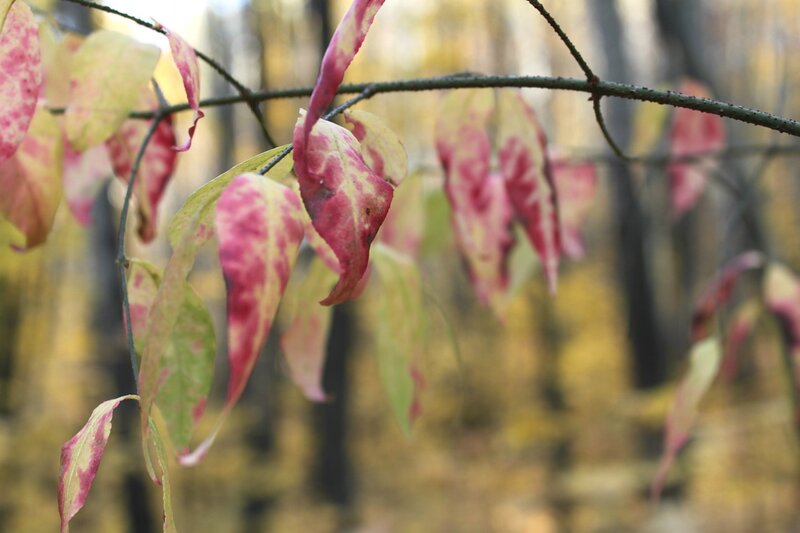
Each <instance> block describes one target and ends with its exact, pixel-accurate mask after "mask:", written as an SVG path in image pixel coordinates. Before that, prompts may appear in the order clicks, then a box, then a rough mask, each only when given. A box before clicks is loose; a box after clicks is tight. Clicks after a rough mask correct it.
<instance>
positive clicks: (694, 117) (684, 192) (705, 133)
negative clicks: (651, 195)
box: [668, 80, 725, 218]
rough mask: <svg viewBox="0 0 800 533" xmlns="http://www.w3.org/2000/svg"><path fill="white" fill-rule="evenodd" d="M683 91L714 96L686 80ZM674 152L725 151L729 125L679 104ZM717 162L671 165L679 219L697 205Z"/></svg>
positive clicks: (672, 137) (673, 202)
mask: <svg viewBox="0 0 800 533" xmlns="http://www.w3.org/2000/svg"><path fill="white" fill-rule="evenodd" d="M680 92H682V93H683V94H688V95H690V96H697V97H704V98H707V97H710V96H711V93H710V92H709V90H708V89H707V88H706V87H705V86H704V85H703V84H701V83H699V82H696V81H692V80H686V81H684V82H683V83H682V84H681V86H680ZM669 139H670V155H671V156H672V157H686V156H692V155H697V154H704V153H707V152H715V151H718V150H721V149H722V148H724V146H725V124H724V122H723V121H722V118H721V117H719V116H717V115H712V114H709V113H702V112H700V111H694V110H692V109H685V108H682V107H679V108H677V109H675V114H674V116H673V119H672V127H671V129H670V135H669ZM715 165H716V163H715V162H714V161H713V159H711V158H710V157H704V158H702V159H700V160H699V161H692V162H676V163H672V164H670V165H669V167H668V171H669V178H670V182H669V183H670V191H671V207H672V215H673V217H674V218H678V217H680V216H681V215H683V214H684V213H685V212H686V211H688V210H689V209H691V208H692V207H694V205H695V204H696V203H697V201H698V200H699V199H700V196H701V195H702V194H703V191H705V189H706V185H707V184H708V179H709V177H708V175H709V173H710V172H711V171H713V169H714V167H715Z"/></svg>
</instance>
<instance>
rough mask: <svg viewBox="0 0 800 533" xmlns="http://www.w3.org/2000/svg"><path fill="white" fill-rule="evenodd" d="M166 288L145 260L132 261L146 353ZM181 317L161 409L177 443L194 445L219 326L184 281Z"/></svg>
mask: <svg viewBox="0 0 800 533" xmlns="http://www.w3.org/2000/svg"><path fill="white" fill-rule="evenodd" d="M160 285H161V272H160V271H159V270H158V269H157V268H156V267H154V266H153V265H151V264H149V263H146V262H144V261H139V260H135V261H132V262H131V267H130V269H129V271H128V299H129V303H130V311H131V324H132V329H133V334H134V343H135V346H136V349H137V351H139V352H140V353H141V351H142V348H143V347H144V345H145V343H146V342H147V338H146V337H145V334H146V332H147V317H148V315H149V312H150V309H151V308H152V305H153V302H154V301H155V298H156V295H157V294H158V287H159V286H160ZM176 297H177V298H179V299H180V301H181V307H180V310H179V312H178V313H179V314H178V317H177V319H176V321H175V325H174V329H173V331H172V333H171V335H170V338H169V343H168V346H167V349H166V350H165V351H164V352H163V354H162V358H161V361H159V362H158V366H159V368H160V372H159V384H158V392H157V396H156V403H157V404H158V405H159V406H160V407H161V411H162V413H163V415H164V420H165V423H166V427H167V430H168V432H169V435H170V437H171V438H172V442H173V443H174V444H175V446H177V447H178V448H179V449H185V448H186V447H188V445H189V441H190V439H191V436H192V431H193V429H194V425H195V423H196V422H197V421H198V420H199V419H200V417H201V416H202V414H203V411H204V410H205V405H206V399H207V398H208V393H209V390H210V388H211V380H212V377H213V374H214V356H215V354H216V338H215V336H214V325H213V323H212V321H211V317H210V315H209V314H208V311H207V310H206V308H205V305H204V304H203V302H202V300H201V299H200V297H199V296H197V294H196V293H195V292H194V290H193V289H192V287H191V286H190V285H189V284H188V283H184V286H183V291H182V293H181V294H177V295H176Z"/></svg>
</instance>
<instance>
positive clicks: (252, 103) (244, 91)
mask: <svg viewBox="0 0 800 533" xmlns="http://www.w3.org/2000/svg"><path fill="white" fill-rule="evenodd" d="M64 1H65V2H70V3H73V4H78V5H81V6H84V7H87V8H89V9H95V10H97V11H103V12H105V13H110V14H112V15H116V16H118V17H122V18H125V19H128V20H130V21H131V22H134V23H136V24H138V25H139V26H142V27H144V28H147V29H149V30H152V31H154V32H157V33H160V34H162V35H165V34H166V33H167V32H166V30H165V29H164V27H163V26H161V25H160V24H156V23H153V22H148V21H146V20H143V19H140V18H139V17H135V16H133V15H131V14H129V13H125V12H122V11H118V10H116V9H114V8H112V7H108V6H105V5H103V4H98V3H95V2H92V1H91V0H64ZM192 49H193V50H194V53H195V54H196V55H197V57H198V58H200V59H201V60H203V61H205V63H206V64H207V65H208V66H209V67H211V68H212V69H214V70H215V71H217V73H218V74H219V75H220V76H222V78H223V79H225V81H227V82H228V83H230V84H231V86H233V88H234V89H236V90H237V91H238V92H239V96H241V98H242V100H241V101H242V102H245V103H246V104H247V107H249V108H250V110H251V111H252V112H253V115H254V116H255V118H256V121H257V122H258V125H259V126H260V127H261V132H262V134H263V135H264V138H265V139H266V141H267V142H268V143H269V144H270V146H277V145H276V144H275V141H274V140H273V139H272V136H271V135H270V134H269V131H268V130H267V126H266V124H264V117H263V116H262V115H261V110H260V109H259V108H258V103H259V102H260V101H261V100H254V99H253V98H252V94H253V91H251V90H250V89H248V88H247V87H245V86H244V85H243V84H242V83H241V82H240V81H239V80H237V79H236V78H234V77H233V75H232V74H231V73H230V72H228V71H227V70H226V69H225V68H224V67H223V66H222V65H220V64H219V63H217V61H215V60H214V59H213V58H211V57H209V56H208V55H206V54H204V53H203V52H201V51H200V50H198V49H197V48H192ZM187 106H188V104H187ZM187 109H188V107H187Z"/></svg>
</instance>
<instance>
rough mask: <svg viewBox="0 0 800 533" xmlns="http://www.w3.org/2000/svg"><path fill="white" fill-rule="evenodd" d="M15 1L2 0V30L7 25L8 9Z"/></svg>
mask: <svg viewBox="0 0 800 533" xmlns="http://www.w3.org/2000/svg"><path fill="white" fill-rule="evenodd" d="M13 3H14V0H0V30H2V29H3V26H4V25H5V22H6V15H8V10H9V9H11V4H13Z"/></svg>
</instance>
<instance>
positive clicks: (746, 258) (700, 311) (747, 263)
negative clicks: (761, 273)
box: [692, 250, 764, 342]
mask: <svg viewBox="0 0 800 533" xmlns="http://www.w3.org/2000/svg"><path fill="white" fill-rule="evenodd" d="M763 265H764V256H763V255H761V253H759V252H757V251H752V250H751V251H749V252H744V253H742V254H739V255H737V256H736V257H734V258H733V259H731V260H730V261H729V262H728V264H726V265H725V267H724V268H723V269H722V270H721V271H720V272H719V273H718V274H717V275H716V277H715V278H714V279H713V280H712V281H711V283H710V284H709V286H708V287H707V288H706V290H705V291H704V292H703V294H702V295H701V296H700V298H699V299H698V300H697V303H696V304H695V308H694V312H693V314H692V339H693V340H694V341H695V342H696V341H699V340H700V339H702V338H703V337H705V336H706V335H709V332H708V322H709V320H710V319H711V317H712V316H713V314H714V312H715V311H716V310H717V309H718V308H719V307H720V306H722V305H725V303H727V302H728V300H730V298H731V295H732V294H733V289H734V287H735V285H736V282H737V281H738V280H739V277H740V276H741V275H742V274H743V273H744V272H746V271H748V270H752V269H754V268H761V267H762V266H763Z"/></svg>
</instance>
